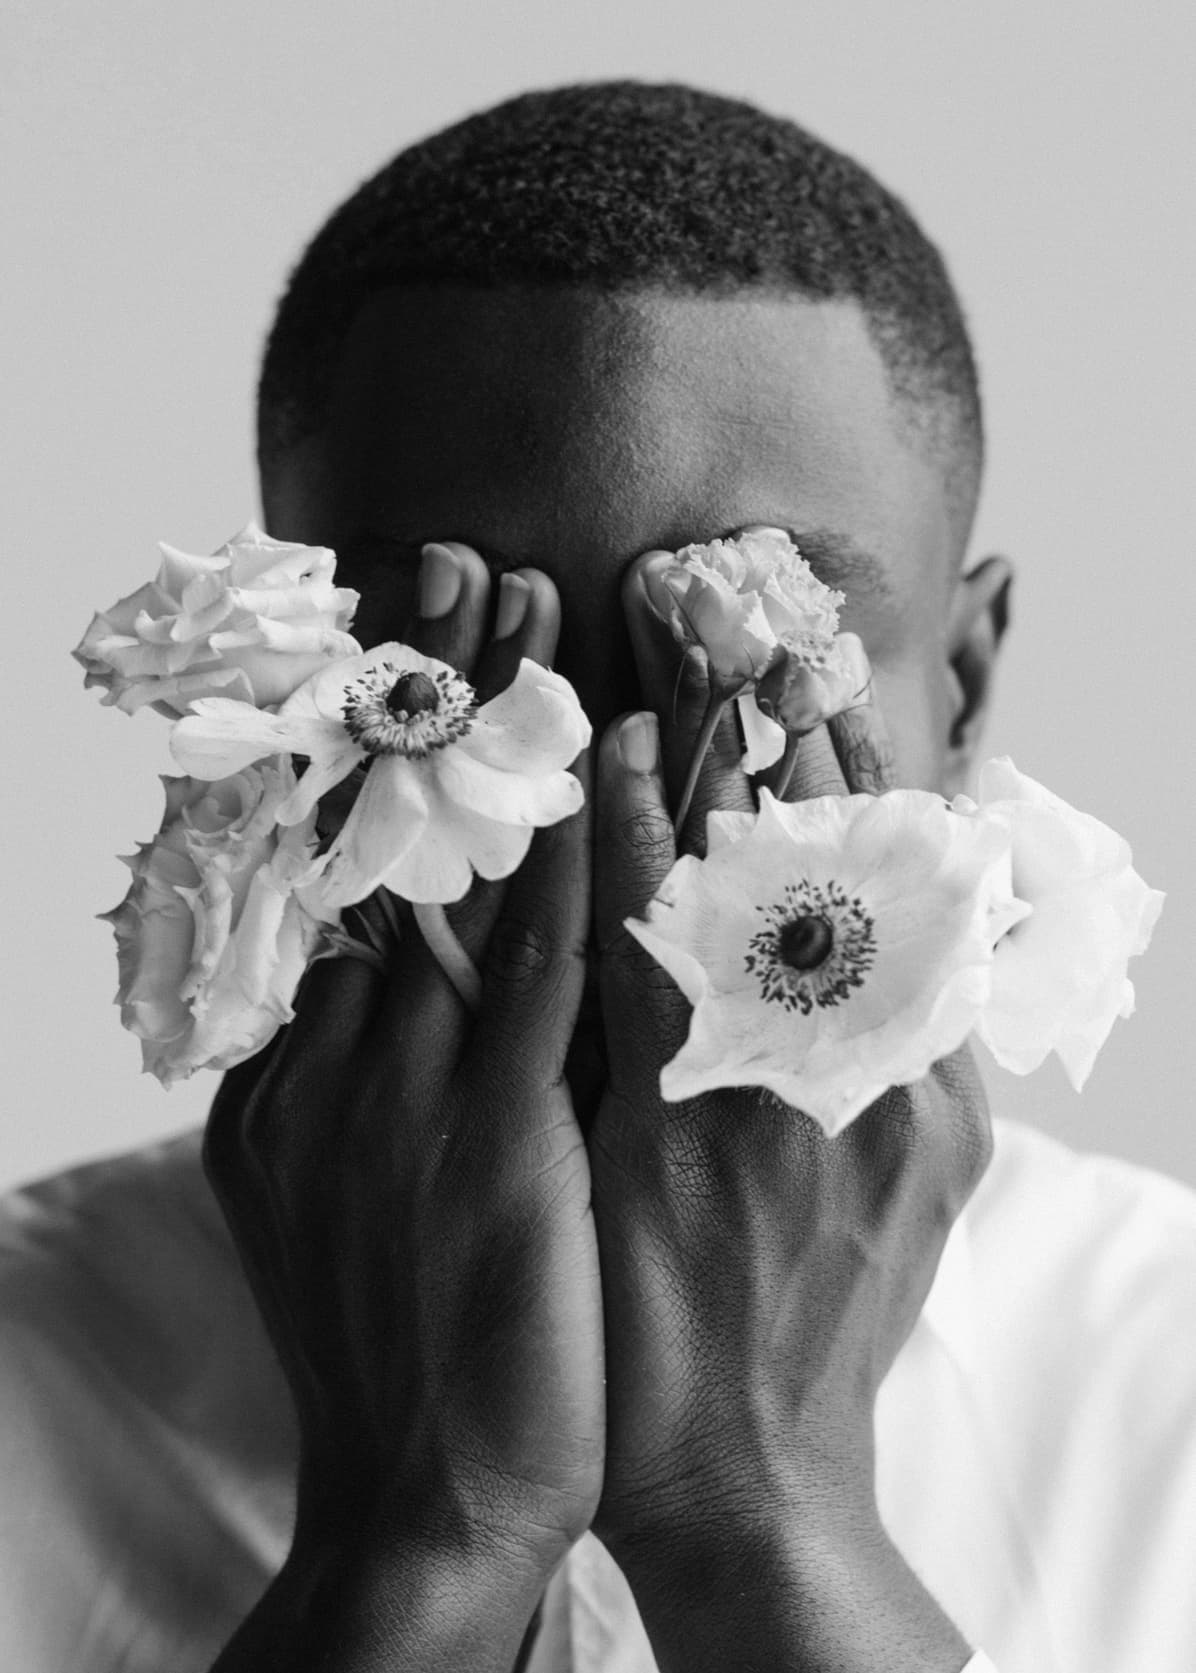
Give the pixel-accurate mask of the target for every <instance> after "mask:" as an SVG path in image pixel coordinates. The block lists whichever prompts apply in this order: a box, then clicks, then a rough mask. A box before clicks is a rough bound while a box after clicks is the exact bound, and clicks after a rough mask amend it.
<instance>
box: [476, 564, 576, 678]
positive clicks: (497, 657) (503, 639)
mask: <svg viewBox="0 0 1196 1673" xmlns="http://www.w3.org/2000/svg"><path fill="white" fill-rule="evenodd" d="M560 631H561V601H560V596H559V594H558V593H557V590H556V588H555V587H554V586H553V584H552V582H551V581H550V580H549V578H548V576H547V575H545V574H544V573H543V571H542V570H539V569H515V570H511V571H510V572H509V573H507V574H505V575H503V576H502V577H501V578H500V580H499V583H498V603H497V606H496V608H495V612H494V636H493V638H492V639H491V640H490V643H489V644H488V645H487V646H486V648H485V650H484V651H483V652H482V655H481V657H480V659H479V661H478V666H477V672H476V677H475V679H474V682H473V683H474V685H475V687H476V688H477V693H478V701H479V702H482V703H485V702H487V701H488V700H489V699H490V698H491V697H494V696H495V695H496V694H497V693H498V692H500V691H505V690H506V689H507V687H508V686H509V685H510V683H511V681H512V680H513V679H514V678H515V675H516V674H517V673H518V671H519V664H520V662H521V661H522V660H523V658H524V657H528V658H530V660H531V661H532V662H538V663H539V664H540V666H541V667H542V668H550V667H551V666H552V662H553V658H554V657H555V656H556V646H557V639H558V637H559V635H560Z"/></svg>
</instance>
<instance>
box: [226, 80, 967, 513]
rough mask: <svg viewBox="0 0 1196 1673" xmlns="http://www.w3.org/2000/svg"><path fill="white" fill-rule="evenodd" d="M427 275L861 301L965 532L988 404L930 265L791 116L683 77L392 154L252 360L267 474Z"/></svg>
mask: <svg viewBox="0 0 1196 1673" xmlns="http://www.w3.org/2000/svg"><path fill="white" fill-rule="evenodd" d="M429 281H432V282H436V281H439V282H443V283H454V284H461V285H476V286H486V287H498V286H503V285H528V284H531V285H568V286H577V287H589V288H591V289H596V290H602V291H635V290H640V291H643V290H653V291H674V292H684V293H690V294H695V293H696V294H702V295H715V296H717V295H731V294H736V293H742V292H744V291H751V290H758V291H761V292H772V293H773V294H782V295H783V294H785V293H794V292H795V293H797V294H800V295H801V296H804V297H809V298H813V299H819V300H828V299H838V300H852V301H855V302H857V303H858V304H859V306H860V307H861V309H862V310H863V312H864V315H865V317H866V319H867V322H868V328H869V331H870V334H871V336H872V339H873V341H874V343H875V345H876V347H877V349H878V351H879V353H880V354H881V356H882V358H883V361H884V364H885V367H886V369H887V372H888V377H889V382H890V386H891V389H892V391H893V394H894V396H895V398H896V400H897V401H898V402H899V403H900V404H901V406H902V408H903V410H904V412H905V414H906V415H907V416H908V417H909V418H910V419H911V420H912V421H913V423H914V425H915V427H916V429H917V430H918V432H919V433H920V434H921V435H922V436H923V437H925V438H926V439H927V440H928V441H929V443H930V444H931V446H932V447H933V448H934V449H935V452H936V455H937V456H938V457H939V458H940V459H941V461H942V466H943V469H944V472H945V477H946V481H947V487H948V495H949V499H950V501H951V502H952V504H953V507H954V508H955V509H956V511H957V512H958V514H959V515H960V517H961V518H962V520H963V523H964V525H965V530H966V525H967V523H970V520H971V515H972V510H973V509H974V504H975V497H976V492H977V489H978V485H979V477H980V467H981V458H982V449H983V437H982V422H981V410H980V395H979V386H978V379H977V373H976V365H975V361H974V358H973V355H972V348H971V344H970V342H969V339H968V332H967V327H966V325H965V323H964V319H963V314H962V311H961V309H960V305H959V302H958V299H957V298H956V295H955V292H954V290H953V288H952V286H951V281H950V279H949V278H948V276H947V271H946V268H945V266H944V264H943V260H942V257H941V256H940V255H939V252H938V250H937V249H936V248H935V246H934V245H933V244H932V243H931V242H930V240H929V239H928V238H927V237H926V235H925V234H924V233H923V232H922V230H921V228H920V227H919V226H918V224H917V222H916V221H915V220H914V218H913V216H912V215H911V214H910V213H909V211H908V210H907V209H906V208H905V206H904V205H903V204H902V203H901V202H900V201H899V200H898V199H897V198H895V197H894V196H893V195H892V194H891V193H890V192H887V191H886V190H885V188H884V187H883V186H881V185H880V184H879V183H878V182H877V181H876V180H874V179H873V177H872V176H871V175H870V174H869V173H868V172H867V171H866V170H865V169H863V168H861V166H860V165H859V164H858V163H856V162H854V161H853V160H852V159H851V158H850V157H847V156H844V155H843V153H842V152H839V151H835V150H832V148H831V147H830V146H829V145H825V144H824V143H823V142H822V141H821V140H819V139H816V138H815V137H814V136H813V135H812V134H809V133H807V132H806V131H805V129H803V128H800V127H798V126H797V125H796V124H795V123H793V122H790V121H787V120H785V119H784V118H782V117H778V116H772V115H767V114H765V113H763V112H761V111H759V110H757V109H755V108H754V107H753V106H752V105H749V104H745V103H742V102H740V101H738V100H734V99H727V98H722V97H719V96H717V95H715V94H712V93H705V92H699V91H697V90H695V89H693V88H690V87H684V86H676V85H664V86H649V85H644V84H642V83H638V82H627V81H620V82H606V83H596V84H588V85H583V86H576V87H562V88H557V89H553V90H549V91H545V92H535V93H527V94H524V95H522V96H521V97H519V98H515V99H511V100H509V101H508V102H506V103H504V104H500V105H497V106H496V107H495V108H494V109H492V110H487V111H483V112H481V113H480V114H478V115H475V116H470V117H468V118H467V119H466V120H465V121H462V122H458V123H456V124H454V126H452V127H450V128H446V129H444V130H443V132H441V133H438V134H434V135H433V136H432V137H431V138H429V139H425V140H422V141H421V142H420V143H419V144H417V145H413V146H411V147H410V148H409V149H408V150H406V151H402V152H400V153H399V155H398V156H397V157H395V158H394V159H393V160H392V161H391V162H389V163H387V165H386V166H385V167H384V168H383V169H381V170H380V171H379V173H377V174H375V175H374V176H373V178H372V179H370V180H367V181H366V183H365V184H364V185H363V186H361V187H360V188H359V189H358V190H357V191H356V192H355V193H354V194H353V195H352V197H350V198H349V199H348V200H347V202H345V203H344V204H343V205H342V206H341V207H340V208H339V209H338V210H337V211H336V212H335V213H334V214H333V215H332V217H331V218H330V220H329V221H328V222H327V223H326V225H325V226H324V227H323V228H322V230H321V231H320V232H319V233H318V234H317V235H316V237H315V238H314V239H313V240H312V242H311V244H310V245H309V246H308V248H307V250H306V251H305V253H304V255H303V257H302V258H301V260H300V262H299V264H298V266H297V267H296V268H295V270H294V273H293V274H292V275H291V279H290V283H289V285H288V287H287V290H286V292H285V294H284V296H283V298H282V301H281V303H280V305H279V308H278V312H277V315H276V318H275V321H274V325H273V329H272V330H271V332H270V336H269V340H268V343H267V347H266V352H265V358H264V362H263V366H262V375H261V384H260V389H259V400H258V457H259V463H260V466H261V470H262V474H263V477H264V478H267V477H268V476H269V475H270V474H271V473H272V472H273V470H274V468H275V467H276V465H277V464H278V463H279V462H280V461H281V460H282V459H283V458H285V456H286V455H287V453H288V451H289V450H290V449H292V448H293V447H294V446H296V445H297V444H298V443H300V442H303V441H307V440H310V439H312V438H317V437H319V435H320V434H321V432H322V430H323V428H324V426H325V423H326V419H327V407H328V401H329V396H330V390H331V386H332V381H333V374H334V371H335V368H336V364H337V360H338V357H339V352H340V349H341V345H342V343H343V340H344V337H345V334H346V332H347V331H348V328H349V326H350V324H351V323H352V321H353V319H354V317H355V316H356V314H357V313H358V311H359V310H360V308H361V307H362V305H363V304H364V303H365V302H366V301H367V300H368V299H369V298H370V297H372V296H373V295H374V294H375V293H376V292H378V291H381V290H386V289H390V288H392V287H395V286H402V285H405V284H421V283H427V282H429Z"/></svg>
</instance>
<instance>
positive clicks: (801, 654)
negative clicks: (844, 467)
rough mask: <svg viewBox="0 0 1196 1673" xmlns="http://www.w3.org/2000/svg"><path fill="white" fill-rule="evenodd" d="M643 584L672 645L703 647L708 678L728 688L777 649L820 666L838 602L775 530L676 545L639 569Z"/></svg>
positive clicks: (756, 672)
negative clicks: (666, 558) (665, 557)
mask: <svg viewBox="0 0 1196 1673" xmlns="http://www.w3.org/2000/svg"><path fill="white" fill-rule="evenodd" d="M645 585H646V587H647V590H648V596H649V598H650V599H651V601H652V604H653V606H654V608H655V609H656V611H657V613H658V614H659V615H660V616H661V617H662V618H663V619H664V620H665V621H667V622H668V624H669V626H670V628H671V629H672V632H673V636H674V638H675V639H676V640H677V642H678V644H681V645H685V646H689V645H698V646H700V647H701V648H702V650H704V651H705V653H706V657H707V660H708V662H709V668H710V678H711V683H712V684H713V683H714V681H715V680H719V681H722V682H723V683H724V684H725V685H728V686H735V687H740V686H743V685H745V684H749V683H751V682H754V681H756V680H758V679H760V678H761V677H762V675H763V674H764V673H765V672H766V671H767V670H768V669H769V668H771V667H772V665H773V663H774V662H776V661H778V660H779V659H780V657H781V655H782V654H783V652H785V651H788V652H789V653H790V654H791V655H792V656H793V657H794V658H795V659H796V660H798V661H801V662H805V663H807V664H808V665H809V666H810V667H814V668H817V667H821V666H822V664H823V663H825V661H826V660H827V658H828V656H829V655H830V653H831V647H832V645H833V644H834V639H835V633H836V631H837V629H838V626H839V606H840V605H841V604H842V603H843V594H842V593H840V592H832V591H831V589H830V588H829V587H826V586H824V585H823V583H822V582H821V581H820V580H819V579H818V577H817V576H816V575H815V574H814V571H813V570H812V569H811V568H810V566H809V564H808V563H807V562H806V560H805V559H804V558H803V557H802V555H801V553H800V552H799V551H798V549H797V547H796V546H795V545H794V544H793V542H792V540H791V539H790V538H789V536H788V535H787V534H786V533H785V532H784V530H783V529H752V530H749V531H748V533H746V534H741V535H737V536H736V537H735V539H733V540H712V541H710V542H709V544H708V545H705V546H701V545H692V546H683V547H682V548H681V550H680V551H679V552H677V553H676V554H675V555H674V557H673V558H672V559H671V561H670V562H669V563H667V564H661V565H660V567H659V568H652V569H649V570H648V571H647V573H646V576H645Z"/></svg>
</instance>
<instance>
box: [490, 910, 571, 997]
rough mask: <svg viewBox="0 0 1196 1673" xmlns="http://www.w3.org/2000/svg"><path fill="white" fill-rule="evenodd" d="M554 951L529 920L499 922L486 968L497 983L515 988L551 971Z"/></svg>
mask: <svg viewBox="0 0 1196 1673" xmlns="http://www.w3.org/2000/svg"><path fill="white" fill-rule="evenodd" d="M557 953H558V949H557V947H556V945H555V943H554V941H553V938H552V937H551V936H550V935H549V934H547V932H546V931H545V929H544V927H543V926H542V925H541V924H537V923H536V922H535V921H534V920H532V919H531V918H526V917H522V918H506V919H501V920H500V921H499V923H498V924H497V926H496V927H495V930H494V934H493V936H492V937H491V941H490V964H491V966H492V968H493V970H494V971H495V973H496V974H497V975H498V977H499V978H500V980H502V981H504V982H507V983H510V984H512V985H515V986H525V985H527V984H528V983H532V982H536V981H539V980H540V979H541V978H543V976H544V975H545V974H546V973H547V972H548V971H550V970H551V969H552V967H553V965H554V963H555V961H556V958H557Z"/></svg>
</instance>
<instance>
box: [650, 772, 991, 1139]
mask: <svg viewBox="0 0 1196 1673" xmlns="http://www.w3.org/2000/svg"><path fill="white" fill-rule="evenodd" d="M708 843H709V847H708V852H707V856H706V858H705V859H704V860H698V859H696V858H694V857H693V856H692V855H687V856H685V857H683V858H682V859H680V860H678V861H677V863H676V864H675V865H674V867H673V868H672V870H671V871H670V872H669V875H668V877H667V878H666V879H665V882H664V884H663V886H662V888H661V890H660V892H659V894H658V895H657V896H656V898H655V900H653V901H652V902H650V904H649V907H648V915H647V920H646V922H639V921H637V920H634V919H632V920H628V923H627V928H628V930H629V931H630V932H631V933H632V934H633V935H634V936H635V937H636V939H637V940H638V941H639V942H640V943H641V944H642V945H643V946H644V947H645V948H646V949H647V951H648V952H650V953H651V954H652V956H653V957H654V958H655V959H657V960H658V961H659V963H661V964H662V965H663V966H664V968H665V969H666V970H667V971H668V972H669V974H670V975H671V976H672V978H673V980H674V981H675V982H676V983H677V985H678V987H680V989H681V990H682V992H683V993H684V994H685V997H686V998H687V999H688V1000H689V1001H690V1003H691V1004H692V1005H693V1008H694V1009H693V1015H692V1017H691V1019H690V1028H689V1035H688V1038H687V1040H686V1042H685V1045H684V1046H683V1047H682V1048H681V1050H680V1051H679V1052H678V1053H677V1055H676V1056H675V1057H674V1058H673V1059H672V1061H671V1062H670V1063H668V1064H666V1065H665V1067H664V1069H663V1070H662V1072H661V1077H660V1088H661V1094H662V1096H663V1097H665V1098H667V1099H670V1100H673V1099H681V1098H691V1097H695V1096H697V1095H698V1094H699V1093H702V1092H708V1091H712V1090H713V1089H715V1088H717V1087H724V1086H762V1087H766V1088H768V1089H769V1090H770V1091H771V1092H774V1093H775V1094H776V1095H777V1096H778V1097H779V1098H781V1099H783V1100H784V1101H785V1102H786V1103H788V1104H791V1105H793V1106H794V1107H795V1108H797V1109H802V1110H804V1111H805V1112H806V1113H807V1114H808V1115H810V1116H812V1117H813V1118H814V1120H815V1121H817V1122H818V1123H819V1125H820V1126H821V1127H822V1128H823V1129H824V1130H825V1131H826V1132H827V1133H828V1134H834V1133H837V1132H839V1131H840V1130H841V1129H842V1128H843V1127H845V1126H846V1125H847V1124H848V1122H850V1121H852V1120H853V1119H854V1118H855V1117H856V1116H857V1115H859V1114H860V1112H861V1111H862V1110H864V1109H866V1108H867V1106H868V1105H869V1104H871V1103H872V1102H873V1101H874V1100H875V1099H876V1098H878V1097H879V1096H880V1095H881V1094H882V1093H883V1092H884V1091H886V1090H887V1088H888V1087H890V1086H893V1085H897V1084H902V1083H906V1082H909V1081H915V1080H919V1079H921V1077H922V1076H923V1075H925V1074H926V1073H927V1071H928V1070H929V1068H930V1066H931V1064H932V1063H934V1062H935V1061H936V1060H937V1059H938V1058H940V1057H942V1056H944V1055H946V1054H947V1053H948V1052H951V1051H954V1050H955V1049H956V1047H957V1046H959V1045H961V1044H962V1043H963V1041H964V1039H965V1038H966V1037H967V1034H968V1032H969V1030H970V1029H971V1028H972V1026H973V1024H974V1023H975V1020H976V1018H977V1016H978V1015H979V1013H980V1010H981V1008H982V1006H983V1005H984V1003H985V1001H986V1000H987V998H988V994H989V988H990V984H991V976H992V962H993V955H992V948H993V943H994V941H995V940H996V938H997V936H998V935H999V934H1001V933H1002V932H1003V931H1004V929H1006V928H1007V927H1008V926H1009V924H1010V923H1011V922H1013V921H1014V920H1016V919H1017V918H1018V917H1019V916H1021V914H1022V912H1023V911H1024V908H1022V907H1020V906H1018V905H1017V904H1015V903H1014V901H1013V898H1012V894H1011V891H1010V887H1009V844H1008V839H1007V837H1006V836H1005V834H1004V833H1003V832H1002V831H1001V830H1000V829H998V828H997V827H996V826H995V825H990V824H988V823H986V822H984V821H982V820H975V819H966V818H960V817H959V816H958V815H957V814H955V813H953V812H952V811H951V810H950V809H949V808H948V807H947V805H946V803H945V802H944V801H943V800H942V799H941V798H940V797H938V796H933V795H931V794H929V793H928V792H925V791H920V790H895V791H890V792H889V793H888V794H886V795H884V796H863V795H857V796H822V797H816V798H814V799H812V800H810V801H806V802H797V803H792V804H790V803H784V802H778V801H777V800H775V798H774V797H772V796H771V795H769V793H768V792H767V791H764V792H763V793H762V795H761V806H760V812H759V815H758V816H756V815H752V814H744V813H715V814H711V815H710V818H709V823H708Z"/></svg>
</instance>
